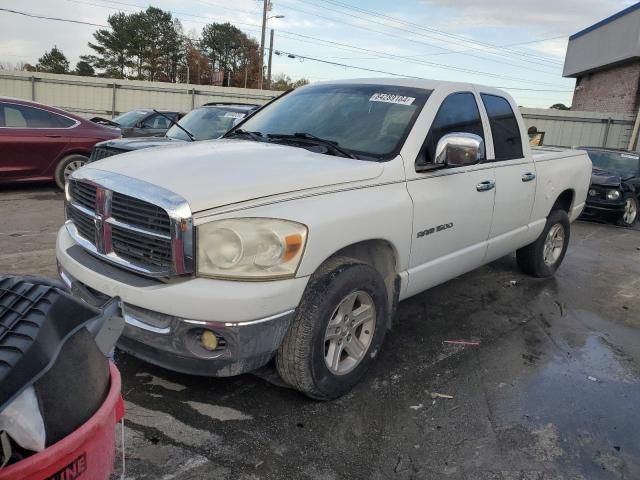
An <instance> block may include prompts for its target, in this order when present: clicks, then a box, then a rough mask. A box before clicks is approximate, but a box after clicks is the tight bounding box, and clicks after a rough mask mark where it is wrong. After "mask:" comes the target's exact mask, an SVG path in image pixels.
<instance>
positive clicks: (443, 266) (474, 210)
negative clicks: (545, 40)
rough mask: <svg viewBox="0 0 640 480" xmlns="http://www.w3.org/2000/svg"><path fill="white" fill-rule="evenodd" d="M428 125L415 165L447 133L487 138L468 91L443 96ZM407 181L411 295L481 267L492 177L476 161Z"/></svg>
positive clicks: (415, 175) (429, 158) (490, 169)
mask: <svg viewBox="0 0 640 480" xmlns="http://www.w3.org/2000/svg"><path fill="white" fill-rule="evenodd" d="M430 101H432V102H433V101H436V102H437V101H438V100H437V99H436V98H431V99H430ZM430 125H431V126H430V130H429V131H428V132H425V133H424V135H425V137H424V138H425V141H424V144H423V146H422V149H421V150H420V153H419V155H418V159H416V162H418V163H430V162H433V156H434V152H435V148H436V145H437V143H438V140H440V138H442V137H443V136H444V135H446V134H448V133H460V132H464V133H473V134H476V135H479V136H480V137H482V138H483V139H484V138H486V135H485V124H484V123H483V120H482V117H481V114H480V110H479V108H478V98H477V96H476V95H475V93H474V92H471V91H462V92H455V93H452V94H450V95H448V96H446V98H444V99H443V100H442V101H441V105H440V108H439V110H438V111H437V113H436V115H435V117H434V119H433V121H432V122H430ZM407 177H408V178H407V180H408V181H407V188H408V190H409V194H410V196H411V198H412V199H413V203H414V216H413V239H412V244H411V259H410V269H409V291H408V295H413V294H415V293H418V292H420V291H422V290H425V289H427V288H429V287H431V286H433V285H437V284H438V283H442V282H444V281H446V280H449V279H451V278H453V277H455V276H457V275H459V274H462V273H464V272H467V271H469V270H472V269H474V268H476V267H478V266H480V265H482V263H483V261H484V257H485V253H486V251H487V240H488V237H489V229H490V227H491V219H492V215H493V205H494V195H495V188H493V187H494V185H495V175H494V166H493V164H492V163H489V164H487V163H480V164H477V165H471V166H464V167H452V168H449V167H447V168H443V169H438V170H433V171H430V172H425V173H417V172H415V170H414V171H413V172H411V171H409V172H407Z"/></svg>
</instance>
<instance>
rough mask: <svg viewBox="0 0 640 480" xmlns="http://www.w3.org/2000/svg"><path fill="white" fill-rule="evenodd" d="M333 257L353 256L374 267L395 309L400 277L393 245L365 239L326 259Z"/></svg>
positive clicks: (391, 305)
mask: <svg viewBox="0 0 640 480" xmlns="http://www.w3.org/2000/svg"><path fill="white" fill-rule="evenodd" d="M335 257H349V258H353V259H356V260H360V261H361V262H364V263H366V264H368V265H371V266H372V267H373V268H375V269H376V270H377V271H378V272H379V273H380V275H381V276H382V278H383V279H384V283H385V286H386V287H387V294H388V296H389V305H390V307H391V311H392V312H394V311H395V308H396V306H397V304H398V296H399V295H400V277H398V275H397V253H396V250H395V248H394V247H393V245H391V244H390V243H389V242H387V241H386V240H381V239H376V240H365V241H362V242H358V243H354V244H352V245H349V246H347V247H344V248H342V249H341V250H338V251H337V252H335V253H334V254H333V255H331V257H329V258H328V259H327V261H328V260H331V259H332V258H335Z"/></svg>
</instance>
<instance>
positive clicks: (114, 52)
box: [80, 7, 182, 82]
mask: <svg viewBox="0 0 640 480" xmlns="http://www.w3.org/2000/svg"><path fill="white" fill-rule="evenodd" d="M107 21H108V23H109V25H110V26H111V29H110V30H108V29H100V30H97V31H96V32H95V33H94V34H93V38H94V39H95V42H89V47H90V48H91V49H92V50H93V51H94V55H84V56H82V57H80V58H81V59H82V60H83V61H85V62H87V63H89V64H90V65H92V66H93V67H94V68H96V69H98V70H101V71H102V75H104V76H109V77H115V78H136V79H140V80H152V81H153V80H160V81H170V82H175V81H176V76H177V65H178V61H179V59H180V57H181V55H182V25H181V24H180V22H179V21H178V20H177V19H175V18H173V16H172V15H171V13H170V12H165V11H163V10H161V9H159V8H155V7H149V8H147V9H146V10H144V11H141V12H138V13H132V14H126V13H122V12H120V13H116V14H114V15H110V16H109V18H108V20H107Z"/></svg>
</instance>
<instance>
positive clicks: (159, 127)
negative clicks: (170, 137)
mask: <svg viewBox="0 0 640 480" xmlns="http://www.w3.org/2000/svg"><path fill="white" fill-rule="evenodd" d="M182 116H183V114H182V113H179V112H173V111H170V110H154V109H152V108H141V109H139V110H131V111H130V112H126V113H123V114H122V115H118V116H117V117H115V118H114V119H113V120H108V119H106V118H102V117H94V118H92V119H91V121H92V122H94V123H99V124H101V125H106V126H109V127H117V128H119V129H120V130H121V131H122V136H123V137H162V136H164V135H165V134H166V133H167V130H169V128H171V125H173V123H174V122H177V121H178V120H180V118H182Z"/></svg>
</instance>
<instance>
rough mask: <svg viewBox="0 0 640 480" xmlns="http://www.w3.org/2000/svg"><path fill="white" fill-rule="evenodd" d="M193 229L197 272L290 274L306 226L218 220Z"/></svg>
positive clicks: (242, 275)
mask: <svg viewBox="0 0 640 480" xmlns="http://www.w3.org/2000/svg"><path fill="white" fill-rule="evenodd" d="M197 232H198V239H197V242H198V257H197V273H198V275H200V276H204V277H216V278H231V279H255V280H264V279H275V278H283V277H293V276H294V275H295V273H296V270H297V269H298V265H299V264H300V260H301V259H302V252H303V251H304V245H305V242H306V240H307V227H306V226H304V225H302V224H301V223H296V222H290V221H288V220H275V219H271V218H238V219H229V220H218V221H214V222H210V223H205V224H203V225H199V226H198V227H197Z"/></svg>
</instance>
